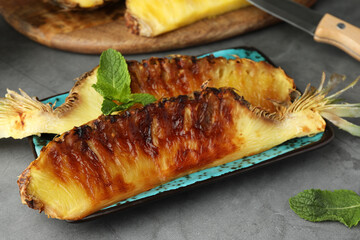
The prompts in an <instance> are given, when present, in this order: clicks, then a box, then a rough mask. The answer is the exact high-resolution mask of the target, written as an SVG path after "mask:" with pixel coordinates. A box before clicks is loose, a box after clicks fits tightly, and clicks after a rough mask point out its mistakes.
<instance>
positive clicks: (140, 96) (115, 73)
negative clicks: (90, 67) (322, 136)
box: [92, 49, 156, 115]
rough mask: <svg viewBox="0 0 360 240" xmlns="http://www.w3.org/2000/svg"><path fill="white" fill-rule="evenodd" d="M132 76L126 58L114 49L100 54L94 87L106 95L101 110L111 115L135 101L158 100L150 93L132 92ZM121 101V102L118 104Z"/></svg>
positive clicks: (147, 101)
mask: <svg viewBox="0 0 360 240" xmlns="http://www.w3.org/2000/svg"><path fill="white" fill-rule="evenodd" d="M130 83H131V77H130V74H129V71H128V67H127V64H126V60H125V58H124V57H123V56H122V55H121V53H119V52H117V51H116V50H114V49H108V50H106V51H104V52H103V53H102V54H101V56H100V65H99V69H98V71H97V82H96V84H93V85H92V87H93V88H94V89H95V90H96V91H97V92H98V93H99V94H100V95H101V96H103V97H104V101H103V103H102V107H101V111H102V112H103V114H105V115H109V114H111V113H112V112H115V111H121V110H126V109H128V108H129V107H131V106H132V105H134V104H135V103H141V104H143V105H147V104H149V103H152V102H154V101H156V99H155V97H154V96H152V95H150V94H145V93H137V94H132V93H131V88H130ZM116 103H119V104H116Z"/></svg>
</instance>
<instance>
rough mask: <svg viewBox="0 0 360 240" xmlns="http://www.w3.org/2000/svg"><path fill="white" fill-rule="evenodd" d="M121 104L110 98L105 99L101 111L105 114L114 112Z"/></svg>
mask: <svg viewBox="0 0 360 240" xmlns="http://www.w3.org/2000/svg"><path fill="white" fill-rule="evenodd" d="M117 106H119V105H117V104H116V103H114V102H113V101H111V100H109V99H106V98H105V99H104V101H103V103H102V105H101V112H102V113H103V114H105V115H109V114H111V113H112V112H114V109H115V108H116V107H117Z"/></svg>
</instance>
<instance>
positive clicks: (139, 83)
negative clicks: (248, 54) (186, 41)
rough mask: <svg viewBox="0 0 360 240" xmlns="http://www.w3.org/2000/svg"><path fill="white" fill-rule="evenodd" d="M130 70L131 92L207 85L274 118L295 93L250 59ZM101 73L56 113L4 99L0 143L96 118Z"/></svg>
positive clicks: (186, 61) (81, 82)
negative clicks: (96, 85)
mask: <svg viewBox="0 0 360 240" xmlns="http://www.w3.org/2000/svg"><path fill="white" fill-rule="evenodd" d="M127 64H128V69H129V72H130V75H131V89H132V92H135V93H150V94H152V95H154V96H155V97H156V98H157V99H160V98H164V97H174V96H178V95H182V94H189V93H191V92H193V91H195V90H200V89H201V85H202V84H203V83H204V82H207V85H208V86H209V87H216V88H220V87H232V88H235V89H237V91H238V93H239V94H240V95H242V96H244V97H245V98H246V99H247V101H249V102H250V103H251V104H252V105H254V106H260V105H261V106H262V107H263V108H264V109H265V110H267V111H269V112H274V111H276V105H275V103H282V104H285V105H288V104H290V93H291V92H292V91H294V89H295V85H294V82H293V80H292V79H291V78H290V77H288V76H287V75H286V74H285V72H284V71H283V70H282V69H281V68H275V67H273V66H272V65H270V64H268V63H266V62H254V61H252V60H248V59H233V60H227V59H225V58H222V57H219V58H214V57H213V56H208V57H205V58H200V59H197V58H195V57H190V56H178V57H174V58H150V59H147V60H143V61H142V62H137V61H128V62H127ZM96 73H97V68H95V69H93V70H92V71H90V72H88V73H86V74H84V75H83V76H81V77H80V78H79V79H78V80H77V82H76V83H75V86H74V87H73V88H72V90H71V91H70V94H69V96H68V97H67V98H66V102H65V103H64V104H62V105H61V106H59V107H57V108H56V109H53V108H52V107H51V106H50V105H45V104H43V103H41V102H39V101H37V100H36V99H33V98H30V97H29V96H28V95H27V94H26V93H24V92H21V93H22V95H20V94H17V93H16V92H14V91H10V90H9V91H8V94H7V95H6V96H5V98H1V99H0V138H6V137H12V138H24V137H27V136H30V135H39V134H41V133H53V134H61V133H63V132H65V131H67V130H70V129H72V128H73V127H74V126H80V125H82V124H84V123H86V122H88V121H90V120H93V119H95V118H97V117H98V116H99V115H101V104H102V101H103V97H102V96H101V95H100V94H98V93H97V92H96V91H95V90H94V88H93V87H92V85H93V84H94V83H96V81H97V77H96V75H97V74H96ZM254 92H255V93H256V94H255V95H254V94H253V93H254Z"/></svg>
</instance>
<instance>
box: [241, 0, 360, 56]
mask: <svg viewBox="0 0 360 240" xmlns="http://www.w3.org/2000/svg"><path fill="white" fill-rule="evenodd" d="M248 1H249V2H250V3H251V4H253V5H254V6H256V7H258V8H259V9H261V10H263V11H265V12H267V13H269V14H271V15H273V16H275V17H277V18H279V19H281V20H283V21H285V22H287V23H290V24H291V25H293V26H295V27H297V28H299V29H301V30H303V31H305V32H307V33H309V34H310V35H312V36H313V37H314V40H315V41H317V42H321V43H327V44H331V45H333V46H336V47H338V48H340V49H341V50H343V51H344V52H346V53H347V54H349V55H350V56H352V57H354V58H355V59H357V60H358V61H360V28H358V27H356V26H354V25H351V24H350V23H347V22H345V21H343V20H341V19H339V18H337V17H334V16H333V15H331V14H328V13H326V14H325V15H322V14H319V13H317V12H316V11H314V10H311V9H309V8H307V7H305V6H303V5H301V4H298V3H296V2H293V1H291V0H248Z"/></svg>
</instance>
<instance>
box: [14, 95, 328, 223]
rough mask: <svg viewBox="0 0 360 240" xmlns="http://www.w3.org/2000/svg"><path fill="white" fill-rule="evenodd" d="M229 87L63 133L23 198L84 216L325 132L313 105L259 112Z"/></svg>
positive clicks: (37, 166)
mask: <svg viewBox="0 0 360 240" xmlns="http://www.w3.org/2000/svg"><path fill="white" fill-rule="evenodd" d="M252 109H253V108H252V106H251V105H250V104H249V103H248V102H247V101H245V100H244V99H243V98H242V97H240V96H239V95H238V94H237V93H236V92H235V91H234V90H232V89H229V88H221V89H215V88H207V89H205V90H203V91H202V92H195V93H194V94H193V95H192V96H186V95H182V96H179V97H176V98H170V99H164V100H161V101H159V102H157V103H154V104H150V105H147V106H145V107H144V108H140V109H133V110H130V111H126V112H123V113H122V114H120V115H110V116H101V117H99V118H98V119H96V120H94V121H91V122H89V123H88V124H86V125H83V126H80V127H76V128H74V129H72V130H71V131H69V132H66V133H64V134H62V135H61V136H60V137H57V138H55V139H54V140H53V141H52V142H50V143H49V144H48V145H47V146H46V147H45V148H43V150H42V152H41V154H40V156H39V158H38V159H36V160H35V161H34V162H32V163H31V164H30V166H29V167H28V168H27V169H26V170H25V171H24V172H23V173H22V174H21V176H20V177H19V180H18V185H19V188H20V194H21V200H22V202H23V204H27V205H28V206H29V207H31V208H34V209H37V210H39V211H44V212H45V213H46V214H47V215H48V216H49V217H52V218H59V219H67V220H79V219H81V218H83V217H85V216H87V215H89V214H91V213H93V212H96V211H98V210H100V209H102V208H104V207H106V206H109V205H111V204H114V203H116V202H119V201H121V200H124V199H126V198H129V197H131V196H134V195H136V194H139V193H141V192H144V191H146V190H149V189H151V188H153V187H155V186H158V185H160V184H162V183H165V182H168V181H171V180H172V179H174V178H178V177H181V176H184V175H187V174H190V173H192V172H196V171H199V170H202V169H205V168H209V167H213V166H217V165H221V164H224V163H227V162H230V161H234V160H236V159H240V158H242V157H245V156H249V155H253V154H257V153H260V152H263V151H265V150H267V149H270V148H272V147H274V146H276V145H278V144H281V143H282V142H284V141H286V140H289V139H291V138H294V137H301V136H306V135H312V134H316V133H318V132H321V131H324V128H325V121H324V120H323V119H322V118H321V116H320V115H319V114H318V113H317V112H315V111H312V110H306V109H305V110H303V111H301V112H294V113H290V114H288V115H287V116H286V117H285V118H284V119H282V120H278V119H273V118H267V117H266V115H264V114H257V113H256V111H254V110H252Z"/></svg>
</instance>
